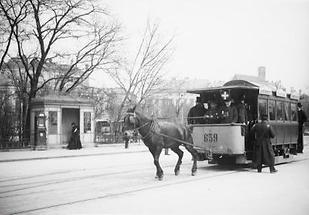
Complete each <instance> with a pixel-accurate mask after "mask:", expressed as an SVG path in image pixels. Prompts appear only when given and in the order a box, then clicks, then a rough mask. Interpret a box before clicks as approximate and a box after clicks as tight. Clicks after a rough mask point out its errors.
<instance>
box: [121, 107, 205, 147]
mask: <svg viewBox="0 0 309 215" xmlns="http://www.w3.org/2000/svg"><path fill="white" fill-rule="evenodd" d="M127 114H128V115H129V117H130V116H133V117H134V119H135V120H134V123H133V124H134V128H133V130H134V131H138V129H140V128H143V127H145V126H146V125H148V124H150V129H149V131H148V133H147V134H146V135H145V136H142V137H141V138H142V140H146V139H147V138H149V137H150V136H151V135H152V134H156V135H159V136H161V137H166V138H169V139H172V140H174V141H177V142H180V143H182V144H184V145H189V146H192V147H195V148H201V147H198V146H195V145H194V144H192V143H189V142H187V141H184V140H181V139H178V138H175V137H172V136H169V135H166V134H162V133H160V132H158V131H155V124H156V125H158V126H159V124H158V122H156V121H155V120H154V119H152V120H150V121H149V122H146V123H144V124H143V125H141V126H139V127H136V119H137V120H138V118H137V117H136V114H135V112H134V113H127Z"/></svg>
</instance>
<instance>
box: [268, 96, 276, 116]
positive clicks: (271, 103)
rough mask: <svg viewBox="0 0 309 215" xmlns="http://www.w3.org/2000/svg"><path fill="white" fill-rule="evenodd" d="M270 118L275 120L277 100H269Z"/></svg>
mask: <svg viewBox="0 0 309 215" xmlns="http://www.w3.org/2000/svg"><path fill="white" fill-rule="evenodd" d="M268 112H269V120H275V113H276V103H275V100H269V101H268Z"/></svg>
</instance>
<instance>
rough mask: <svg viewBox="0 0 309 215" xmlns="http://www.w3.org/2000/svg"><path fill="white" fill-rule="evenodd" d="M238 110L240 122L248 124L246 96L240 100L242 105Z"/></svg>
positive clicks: (239, 105)
mask: <svg viewBox="0 0 309 215" xmlns="http://www.w3.org/2000/svg"><path fill="white" fill-rule="evenodd" d="M237 109H238V122H240V123H243V124H247V122H248V114H247V107H246V103H245V96H242V97H241V98H240V103H239V104H238V106H237Z"/></svg>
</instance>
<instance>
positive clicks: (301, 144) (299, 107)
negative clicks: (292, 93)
mask: <svg viewBox="0 0 309 215" xmlns="http://www.w3.org/2000/svg"><path fill="white" fill-rule="evenodd" d="M297 116H298V138H297V152H298V153H303V149H304V142H303V132H304V131H303V125H304V123H305V122H306V121H307V116H306V114H305V112H304V111H303V106H302V104H301V103H300V102H298V103H297Z"/></svg>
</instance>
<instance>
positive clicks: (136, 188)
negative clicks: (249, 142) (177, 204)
mask: <svg viewBox="0 0 309 215" xmlns="http://www.w3.org/2000/svg"><path fill="white" fill-rule="evenodd" d="M306 160H309V158H307V157H305V158H298V159H296V160H295V161H292V162H291V163H296V162H301V161H306ZM280 165H282V164H280ZM190 166H191V163H190V162H189V161H188V162H186V163H183V167H185V168H183V169H185V170H186V171H187V170H189V169H190ZM110 167H111V168H112V167H114V166H110ZM173 167H174V165H173V164H171V165H164V166H163V169H165V168H166V169H167V168H173ZM212 170H216V171H212ZM80 171H82V170H80ZM153 171H154V169H153V167H149V168H148V167H147V168H135V169H133V170H132V169H130V170H127V171H117V172H109V173H103V174H97V175H93V174H91V175H87V176H83V177H76V178H69V179H67V180H61V179H59V180H58V181H57V180H56V179H55V180H54V181H52V180H51V181H45V184H42V185H41V187H47V188H48V187H49V186H51V185H57V184H61V183H67V182H74V181H81V180H86V179H91V178H95V177H97V178H100V177H102V179H104V178H105V177H114V176H117V177H121V178H126V177H128V174H129V177H130V176H132V175H135V176H136V177H137V176H138V174H137V173H140V172H144V173H143V174H144V175H145V174H146V172H147V174H148V172H149V173H150V172H151V173H153ZM244 171H250V170H247V169H245V168H237V167H233V166H232V167H221V166H215V165H214V166H207V167H206V166H202V167H200V171H199V172H200V173H198V174H197V175H196V176H194V177H192V176H189V174H185V173H183V174H185V176H184V175H183V174H181V175H182V177H180V176H178V177H176V176H175V177H174V178H168V179H167V180H163V181H156V180H148V179H147V180H144V181H143V182H142V183H139V184H134V185H133V186H122V187H121V188H119V189H116V190H112V191H110V190H104V189H103V190H102V191H99V192H97V193H94V194H93V196H90V197H89V196H87V195H80V196H75V197H74V198H73V199H71V200H61V201H58V202H53V203H45V205H44V204H42V205H41V206H40V207H35V206H33V207H31V206H30V208H25V209H21V210H16V211H14V209H13V210H11V211H10V213H8V214H26V213H38V214H39V213H41V212H43V211H44V210H49V209H53V208H59V207H65V206H70V205H74V204H80V203H85V202H91V201H96V200H100V199H108V198H112V197H116V196H125V195H128V194H133V193H138V192H143V191H148V190H154V189H160V188H164V187H168V186H174V185H179V184H186V183H194V182H196V181H201V180H206V182H207V180H211V179H213V178H217V177H224V176H228V175H233V174H237V173H242V172H244ZM166 172H167V171H166ZM182 172H184V171H182ZM168 175H170V174H167V177H169V176H168ZM37 176H38V175H37ZM170 179H171V180H170ZM95 183H98V182H97V181H96V182H95ZM32 188H35V186H32V187H31V186H29V187H27V188H25V189H24V190H29V191H31V189H32ZM55 189H58V188H57V187H56V188H53V189H48V190H44V192H45V193H48V192H53V191H55ZM14 192H15V191H10V192H7V193H6V194H9V195H5V196H0V198H2V199H5V198H10V197H16V196H27V195H34V196H35V195H36V194H41V193H42V191H38V190H33V191H31V192H27V193H21V194H16V193H15V194H14ZM0 194H1V193H0ZM2 194H5V193H2ZM82 197H84V198H82Z"/></svg>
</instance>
